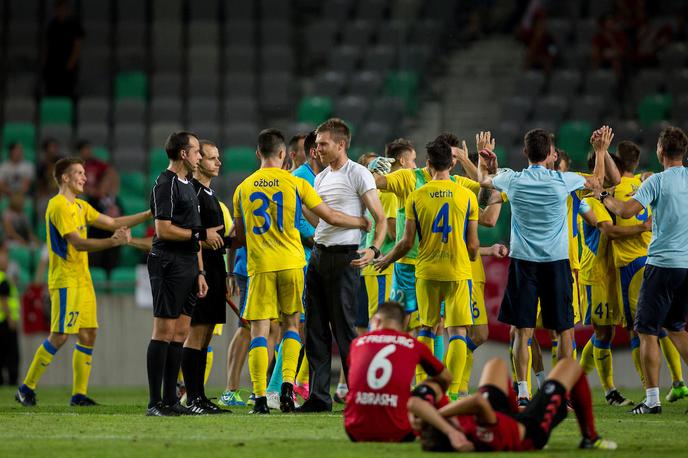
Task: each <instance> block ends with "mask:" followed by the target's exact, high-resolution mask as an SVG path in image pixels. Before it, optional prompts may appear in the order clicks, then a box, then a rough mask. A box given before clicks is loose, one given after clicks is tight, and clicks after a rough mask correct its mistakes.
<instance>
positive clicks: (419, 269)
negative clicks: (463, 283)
mask: <svg viewBox="0 0 688 458" xmlns="http://www.w3.org/2000/svg"><path fill="white" fill-rule="evenodd" d="M406 219H407V220H410V221H415V224H416V232H417V235H418V240H419V245H418V257H417V258H416V278H422V279H426V280H438V281H458V280H470V279H471V278H472V275H471V260H470V258H469V256H468V249H467V247H466V231H467V228H468V221H477V220H478V199H477V198H476V197H475V194H474V193H473V192H471V191H470V190H468V189H467V188H465V187H463V186H461V185H459V184H457V183H455V182H453V181H450V180H433V181H430V182H428V183H427V184H426V185H425V186H423V187H421V188H418V189H417V190H415V191H413V192H412V193H411V194H410V195H409V197H408V199H407V201H406Z"/></svg>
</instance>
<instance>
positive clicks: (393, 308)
mask: <svg viewBox="0 0 688 458" xmlns="http://www.w3.org/2000/svg"><path fill="white" fill-rule="evenodd" d="M376 313H377V314H378V315H380V316H381V317H382V318H384V319H385V320H393V321H395V322H397V323H399V325H400V326H403V324H404V317H405V312H404V307H403V306H402V305H401V304H400V303H399V302H397V301H387V302H383V303H382V304H380V305H378V307H377V312H376Z"/></svg>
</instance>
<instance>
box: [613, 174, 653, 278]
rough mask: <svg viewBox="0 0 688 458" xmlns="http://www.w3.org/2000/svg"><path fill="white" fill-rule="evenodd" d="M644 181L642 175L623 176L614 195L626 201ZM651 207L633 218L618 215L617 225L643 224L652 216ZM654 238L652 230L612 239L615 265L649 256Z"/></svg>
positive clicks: (619, 265) (618, 265)
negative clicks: (649, 247) (651, 241)
mask: <svg viewBox="0 0 688 458" xmlns="http://www.w3.org/2000/svg"><path fill="white" fill-rule="evenodd" d="M642 184H643V182H642V180H641V179H640V175H636V176H634V177H621V182H620V183H619V184H618V185H616V188H614V197H615V198H617V199H619V200H623V201H626V200H628V199H630V198H631V196H633V195H634V194H635V193H636V191H637V190H638V189H639V188H640V185H642ZM651 214H652V212H651V211H650V208H644V209H643V211H642V212H640V213H639V214H637V215H636V216H633V217H631V218H621V217H620V216H617V217H616V225H617V226H636V225H638V224H643V223H644V222H645V221H647V220H648V219H649V218H650V215H651ZM651 239H652V232H650V231H647V232H643V233H642V234H639V235H634V236H633V237H624V238H621V239H616V240H612V249H613V255H614V266H616V267H623V266H627V265H628V264H630V263H632V262H633V261H635V260H636V259H638V258H642V257H643V256H647V248H648V246H649V245H650V240H651Z"/></svg>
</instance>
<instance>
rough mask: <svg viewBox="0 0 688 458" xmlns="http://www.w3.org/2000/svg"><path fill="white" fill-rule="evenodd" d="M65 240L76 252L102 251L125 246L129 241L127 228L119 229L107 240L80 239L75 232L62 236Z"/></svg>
mask: <svg viewBox="0 0 688 458" xmlns="http://www.w3.org/2000/svg"><path fill="white" fill-rule="evenodd" d="M64 238H65V240H67V242H68V243H70V244H71V245H72V246H73V247H74V249H75V250H76V251H88V252H94V251H103V250H107V249H108V248H114V247H116V246H120V245H126V244H127V243H129V241H130V240H131V231H130V229H129V228H123V227H120V228H119V229H116V230H115V232H114V233H113V234H112V237H109V238H107V239H89V238H82V237H81V236H80V235H79V233H78V232H77V231H74V232H70V233H68V234H65V235H64Z"/></svg>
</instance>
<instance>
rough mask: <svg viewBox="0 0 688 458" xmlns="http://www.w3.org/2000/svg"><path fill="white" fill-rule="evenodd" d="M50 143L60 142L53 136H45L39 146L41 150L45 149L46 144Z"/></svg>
mask: <svg viewBox="0 0 688 458" xmlns="http://www.w3.org/2000/svg"><path fill="white" fill-rule="evenodd" d="M51 143H54V144H56V145H59V144H60V143H59V142H58V141H57V139H56V138H55V137H46V138H44V139H43V141H42V142H41V148H42V149H43V150H46V149H48V145H50V144H51Z"/></svg>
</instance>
